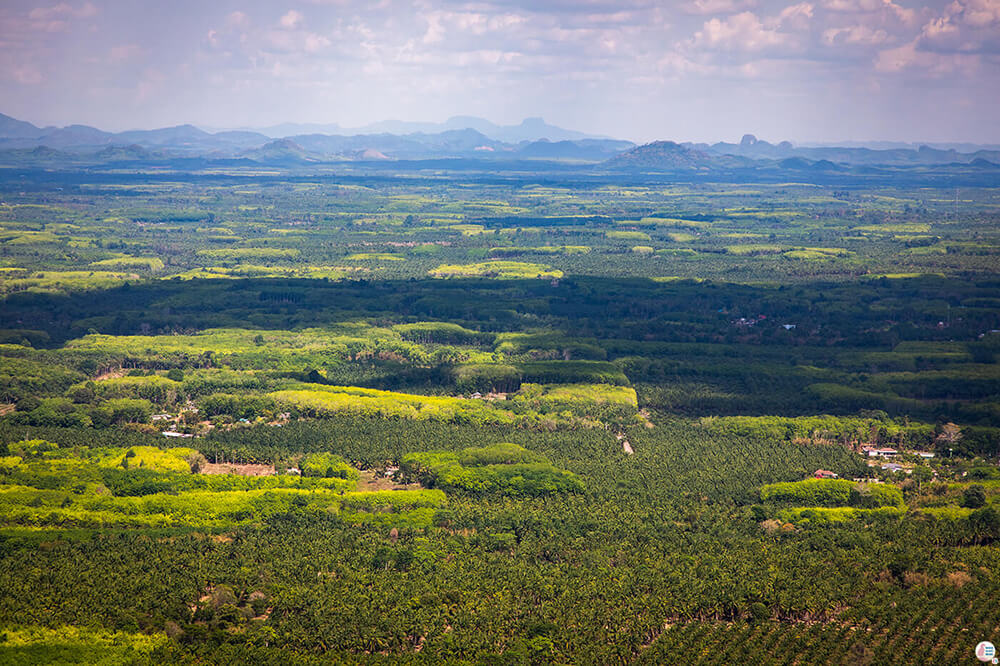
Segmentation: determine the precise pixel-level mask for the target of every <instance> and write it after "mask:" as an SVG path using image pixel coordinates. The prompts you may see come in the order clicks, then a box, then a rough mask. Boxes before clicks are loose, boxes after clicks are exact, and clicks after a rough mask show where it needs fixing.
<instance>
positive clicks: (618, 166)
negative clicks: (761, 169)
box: [603, 141, 752, 171]
mask: <svg viewBox="0 0 1000 666" xmlns="http://www.w3.org/2000/svg"><path fill="white" fill-rule="evenodd" d="M751 164H752V161H751V160H746V159H742V158H738V157H731V156H720V155H709V154H708V153H705V152H702V151H700V150H695V149H693V148H689V147H687V146H684V145H681V144H679V143H675V142H674V141H654V142H653V143H647V144H645V145H642V146H637V147H635V148H633V149H631V150H629V151H626V152H624V153H622V154H620V155H617V156H616V157H612V158H611V159H610V160H608V161H606V162H604V164H603V166H604V167H607V168H609V169H614V170H652V171H677V170H693V169H708V168H713V167H743V166H749V165H751Z"/></svg>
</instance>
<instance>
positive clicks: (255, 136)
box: [0, 114, 1000, 173]
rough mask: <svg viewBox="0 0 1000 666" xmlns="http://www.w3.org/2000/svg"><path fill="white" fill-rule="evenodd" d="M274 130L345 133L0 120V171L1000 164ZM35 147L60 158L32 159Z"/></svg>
mask: <svg viewBox="0 0 1000 666" xmlns="http://www.w3.org/2000/svg"><path fill="white" fill-rule="evenodd" d="M275 127H278V128H281V129H282V131H294V130H301V129H303V128H322V129H325V130H331V129H333V130H338V132H339V133H333V134H331V133H324V132H303V133H297V134H292V135H288V136H282V137H277V138H274V137H269V136H268V135H267V134H265V133H262V132H255V131H250V130H224V131H216V132H214V133H213V132H208V131H205V130H204V129H202V128H199V127H196V126H194V125H190V124H187V125H177V126H174V127H162V128H157V129H151V130H129V131H127V132H118V133H112V132H105V131H103V130H100V129H98V128H96V127H90V126H87V125H68V126H66V127H43V128H40V127H37V126H36V125H33V124H32V123H29V122H25V121H22V120H18V119H16V118H12V117H10V116H7V115H3V114H0V163H2V164H32V163H44V164H46V165H50V164H52V163H54V162H58V161H59V160H63V161H65V162H67V163H74V164H80V165H84V164H90V165H93V164H105V163H115V162H121V161H129V162H132V163H135V164H138V163H140V162H142V161H147V162H159V163H161V165H164V164H165V163H166V162H170V161H172V160H188V161H187V162H183V161H182V162H176V164H175V165H180V166H183V165H191V164H195V163H198V164H201V163H207V162H213V161H215V162H218V161H220V160H221V161H226V160H229V161H233V160H236V161H240V160H243V161H245V162H247V163H248V164H249V163H254V162H256V163H267V162H273V163H275V164H276V165H279V166H280V165H284V166H289V167H294V166H297V165H309V164H316V163H330V164H340V163H343V162H351V161H358V162H367V163H373V162H379V161H395V162H397V163H403V162H406V163H414V164H421V163H423V164H429V161H434V160H439V161H449V160H450V161H451V162H449V164H451V165H457V164H459V163H462V164H468V165H470V168H471V166H472V165H480V166H479V167H476V168H480V167H482V166H485V165H488V164H490V163H492V164H495V165H497V168H499V165H500V164H502V163H509V164H513V163H515V162H523V163H524V165H525V166H526V167H527V168H533V167H532V164H539V163H541V162H552V163H563V164H564V165H566V166H570V165H571V166H573V167H574V168H580V167H589V166H593V167H595V168H597V169H598V170H602V169H603V170H610V171H622V170H624V171H635V170H639V171H653V172H656V171H666V172H685V171H686V172H706V171H711V170H720V171H725V170H729V171H732V170H734V169H765V170H772V171H773V170H787V171H792V172H800V173H801V172H824V173H829V172H840V171H845V170H852V169H853V170H860V169H862V168H864V169H875V172H878V170H880V169H883V168H890V169H891V168H897V167H910V166H912V167H922V166H933V165H941V166H949V167H951V168H970V169H975V170H978V171H986V170H990V171H992V170H995V169H996V168H997V167H996V166H995V165H997V164H1000V151H996V150H983V149H980V150H976V151H975V152H959V151H958V150H957V149H956V148H954V147H948V148H945V147H935V146H929V145H924V144H921V145H919V146H916V147H909V148H902V147H894V148H889V149H884V150H875V149H872V148H866V147H846V146H841V147H838V146H825V147H815V146H813V147H802V146H795V145H793V144H792V143H790V142H788V141H781V142H779V143H769V142H767V141H763V140H760V139H758V138H757V137H755V136H754V135H752V134H746V135H744V136H743V137H742V138H741V139H740V141H739V142H738V143H727V142H718V143H714V144H705V143H698V144H696V143H677V142H675V141H654V142H652V143H648V144H645V145H643V146H635V144H633V143H632V142H629V141H621V140H616V139H607V138H593V137H589V136H588V135H586V134H583V133H582V132H575V131H572V130H566V129H563V128H560V127H556V126H554V125H549V124H548V123H546V122H545V121H544V120H543V119H541V118H526V119H525V120H523V121H522V122H521V123H520V124H517V125H506V126H505V125H496V124H495V123H492V122H490V121H488V120H484V119H482V118H477V117H474V116H455V117H452V118H449V119H448V120H447V121H446V122H444V123H412V122H401V121H386V122H382V123H375V124H373V125H368V126H366V127H364V128H359V129H358V130H350V129H347V128H341V127H339V126H338V125H324V126H315V125H296V124H285V125H280V126H275ZM265 129H267V128H265ZM271 129H273V128H271ZM352 132H355V133H352ZM358 132H360V133H358ZM39 148H46V149H51V150H52V151H56V152H51V151H48V152H47V151H41V152H36V149H39ZM61 155H64V157H61ZM369 166H370V165H369ZM407 168H416V167H412V166H410V167H407ZM873 173H874V172H873Z"/></svg>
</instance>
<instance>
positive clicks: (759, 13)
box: [0, 0, 1000, 143]
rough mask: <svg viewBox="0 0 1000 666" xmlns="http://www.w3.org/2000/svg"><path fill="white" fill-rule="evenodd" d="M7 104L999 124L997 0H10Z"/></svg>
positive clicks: (848, 134) (100, 110) (808, 135)
mask: <svg viewBox="0 0 1000 666" xmlns="http://www.w3.org/2000/svg"><path fill="white" fill-rule="evenodd" d="M0 112H2V113H6V114H7V115H11V116H14V117H16V118H19V119H23V120H28V121H30V122H33V123H35V124H36V125H40V126H41V125H66V124H71V123H80V124H87V125H93V126H96V127H99V128H101V129H105V130H109V131H120V130H125V129H149V128H153V127H163V126H171V125H178V124H182V123H193V124H196V125H199V126H203V127H227V128H229V127H261V126H267V125H272V124H278V123H282V122H315V123H338V124H340V125H341V126H345V127H357V126H361V125H365V124H368V123H371V122H375V121H380V120H387V119H398V120H418V121H443V120H445V119H446V118H448V117H450V116H453V115H475V116H480V117H484V118H487V119H489V120H492V121H493V122H496V123H499V124H516V123H518V122H520V121H521V119H523V118H525V117H529V116H531V117H536V116H541V117H544V118H545V119H546V121H548V122H550V123H552V124H556V125H560V126H562V127H567V128H570V129H576V130H580V131H584V132H590V133H595V134H603V135H609V136H615V137H620V138H626V139H631V140H634V141H650V140H655V139H673V140H677V141H720V140H727V141H736V140H739V138H740V137H741V136H742V135H743V134H744V133H753V134H755V135H757V136H758V137H759V138H761V139H766V140H769V141H773V142H777V141H781V140H786V139H787V140H791V141H795V142H837V141H848V140H857V141H863V140H893V141H939V142H943V141H971V142H980V143H990V142H991V143H997V142H1000V122H998V117H1000V0H947V1H945V0H913V1H907V0H808V1H802V2H794V1H790V0H678V1H676V2H664V1H662V0H661V1H659V2H656V1H652V0H618V1H612V0H535V1H529V0H481V1H475V2H464V1H457V0H456V1H451V0H422V1H403V0H398V1H397V0H360V1H356V0H303V1H301V2H282V1H278V0H269V1H264V0H199V1H192V0H171V1H170V2H151V1H149V0H66V1H64V2H53V1H52V0H49V1H48V2H46V1H44V0H4V1H3V3H2V4H0Z"/></svg>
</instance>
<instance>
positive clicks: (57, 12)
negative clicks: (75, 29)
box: [28, 2, 97, 21]
mask: <svg viewBox="0 0 1000 666" xmlns="http://www.w3.org/2000/svg"><path fill="white" fill-rule="evenodd" d="M96 15H97V7H95V6H94V5H93V4H92V3H90V2H85V3H83V4H82V5H80V6H79V7H74V6H73V5H71V4H69V3H66V2H60V3H59V4H58V5H53V6H52V7H36V8H35V9H32V10H31V11H30V12H29V13H28V18H30V19H31V20H33V21H49V20H52V19H55V18H90V17H92V16H96Z"/></svg>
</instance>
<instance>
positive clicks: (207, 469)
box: [200, 463, 275, 476]
mask: <svg viewBox="0 0 1000 666" xmlns="http://www.w3.org/2000/svg"><path fill="white" fill-rule="evenodd" d="M200 473H201V474H238V475H240V476H273V475H274V474H275V470H274V465H241V464H238V463H205V464H203V465H202V466H201V472H200Z"/></svg>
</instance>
